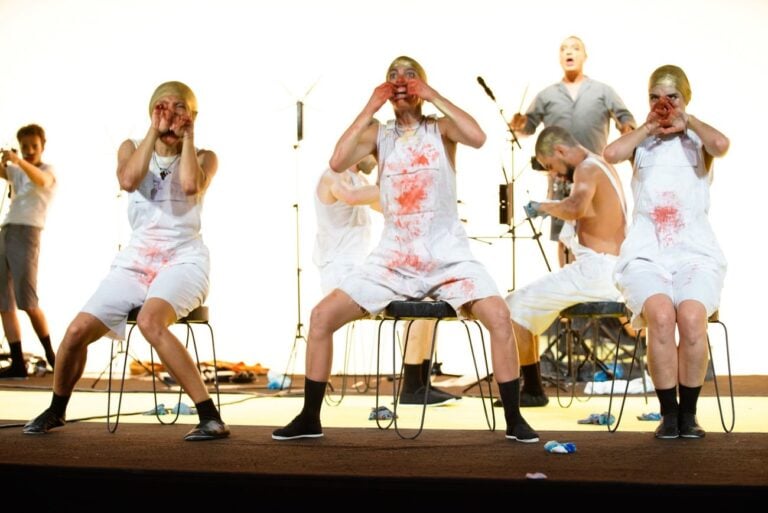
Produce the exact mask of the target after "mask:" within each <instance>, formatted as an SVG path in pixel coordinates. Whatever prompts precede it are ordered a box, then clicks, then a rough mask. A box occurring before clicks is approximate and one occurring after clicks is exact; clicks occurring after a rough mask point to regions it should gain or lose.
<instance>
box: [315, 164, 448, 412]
mask: <svg viewBox="0 0 768 513" xmlns="http://www.w3.org/2000/svg"><path fill="white" fill-rule="evenodd" d="M374 167H376V159H375V158H374V157H373V155H368V156H366V157H365V158H363V160H361V161H360V162H358V163H357V164H356V165H354V166H352V167H350V168H349V169H347V170H346V171H345V172H343V173H337V172H335V171H334V170H333V169H327V170H325V171H324V172H323V173H322V174H321V175H320V179H319V180H318V183H317V188H316V189H315V213H316V215H317V235H316V236H315V247H314V251H313V254H312V259H313V261H314V263H315V265H316V266H317V268H318V270H319V271H320V286H321V289H322V292H323V294H325V295H327V294H329V293H331V292H332V291H333V289H335V288H337V287H338V286H339V285H340V284H341V281H342V280H343V279H344V278H345V277H346V276H347V275H349V274H350V273H351V272H352V270H353V269H354V268H355V267H356V266H357V265H359V264H360V263H362V262H363V261H364V260H365V257H366V256H367V255H368V253H369V251H370V239H371V218H370V215H369V210H368V208H369V207H370V208H373V209H374V210H378V211H381V207H380V205H379V187H378V186H377V185H372V184H370V183H368V181H367V180H366V178H365V176H366V175H369V174H370V173H371V171H373V168H374ZM435 324H436V323H435V322H434V321H414V322H413V323H412V325H411V327H410V329H406V328H404V337H405V333H407V334H408V344H407V349H406V353H405V362H404V365H405V367H404V369H403V383H402V388H401V393H400V398H399V401H400V404H424V387H425V386H426V381H427V380H428V379H430V374H429V370H430V363H431V355H430V354H429V351H430V349H431V345H432V333H433V330H434V327H435ZM405 326H407V324H406V325H405ZM458 399H461V398H460V397H456V396H454V395H452V394H449V393H448V392H445V391H444V390H440V389H438V388H436V387H430V389H429V394H428V395H427V398H426V403H427V405H429V406H437V405H441V404H446V403H449V402H453V401H456V400H458Z"/></svg>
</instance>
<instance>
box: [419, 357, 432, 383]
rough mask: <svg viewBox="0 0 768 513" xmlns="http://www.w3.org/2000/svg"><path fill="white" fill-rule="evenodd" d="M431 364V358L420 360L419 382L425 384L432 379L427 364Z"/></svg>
mask: <svg viewBox="0 0 768 513" xmlns="http://www.w3.org/2000/svg"><path fill="white" fill-rule="evenodd" d="M431 364H432V360H424V361H423V362H421V384H422V385H426V384H427V383H429V382H430V380H431V379H432V376H431V373H430V369H429V366H430V365H431Z"/></svg>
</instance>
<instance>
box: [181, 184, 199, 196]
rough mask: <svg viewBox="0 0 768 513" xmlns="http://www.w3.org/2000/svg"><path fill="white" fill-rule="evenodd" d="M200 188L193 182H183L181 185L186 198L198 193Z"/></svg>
mask: <svg viewBox="0 0 768 513" xmlns="http://www.w3.org/2000/svg"><path fill="white" fill-rule="evenodd" d="M201 189H202V187H200V185H199V184H197V183H195V182H191V181H190V182H183V183H182V184H181V190H182V191H183V192H184V194H185V195H187V196H194V195H196V194H198V193H199V192H200V190H201Z"/></svg>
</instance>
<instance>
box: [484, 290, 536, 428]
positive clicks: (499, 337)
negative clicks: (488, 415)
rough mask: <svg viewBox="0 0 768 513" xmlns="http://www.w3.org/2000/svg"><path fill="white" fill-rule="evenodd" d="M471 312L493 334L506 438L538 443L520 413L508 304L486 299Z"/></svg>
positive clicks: (514, 350) (515, 347)
mask: <svg viewBox="0 0 768 513" xmlns="http://www.w3.org/2000/svg"><path fill="white" fill-rule="evenodd" d="M470 311H471V313H472V315H474V316H475V317H476V318H477V319H478V320H479V321H480V322H481V323H483V325H484V326H485V327H486V329H487V330H488V331H489V332H490V335H491V359H492V360H493V374H494V376H495V377H496V383H497V384H498V386H499V395H500V396H501V402H502V406H503V407H504V419H505V420H506V423H507V429H506V434H505V436H506V438H507V439H509V440H517V441H519V442H524V443H532V442H538V441H539V435H538V434H537V433H536V432H535V431H534V430H533V429H532V428H531V426H529V425H528V423H527V422H526V421H525V419H524V418H523V416H522V415H521V414H520V361H519V358H518V355H517V345H516V344H515V340H514V337H513V332H512V323H511V322H510V321H509V319H510V315H509V308H508V307H507V303H506V302H505V301H504V300H503V299H502V298H501V297H500V296H492V297H487V298H484V299H481V300H479V301H476V302H474V303H473V304H472V305H471V306H470Z"/></svg>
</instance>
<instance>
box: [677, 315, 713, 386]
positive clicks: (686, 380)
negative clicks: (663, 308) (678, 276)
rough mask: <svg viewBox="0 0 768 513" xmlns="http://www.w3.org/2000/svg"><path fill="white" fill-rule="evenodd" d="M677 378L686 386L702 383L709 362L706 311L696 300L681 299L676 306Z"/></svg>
mask: <svg viewBox="0 0 768 513" xmlns="http://www.w3.org/2000/svg"><path fill="white" fill-rule="evenodd" d="M677 329H678V330H679V331H680V345H679V348H678V368H679V372H678V376H679V377H678V380H679V383H680V384H683V385H685V386H688V387H700V386H702V385H703V384H704V377H705V376H706V374H707V364H708V363H709V358H708V352H707V311H706V310H705V308H704V305H703V304H701V303H699V302H698V301H683V302H682V303H680V305H679V306H678V308H677Z"/></svg>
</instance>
